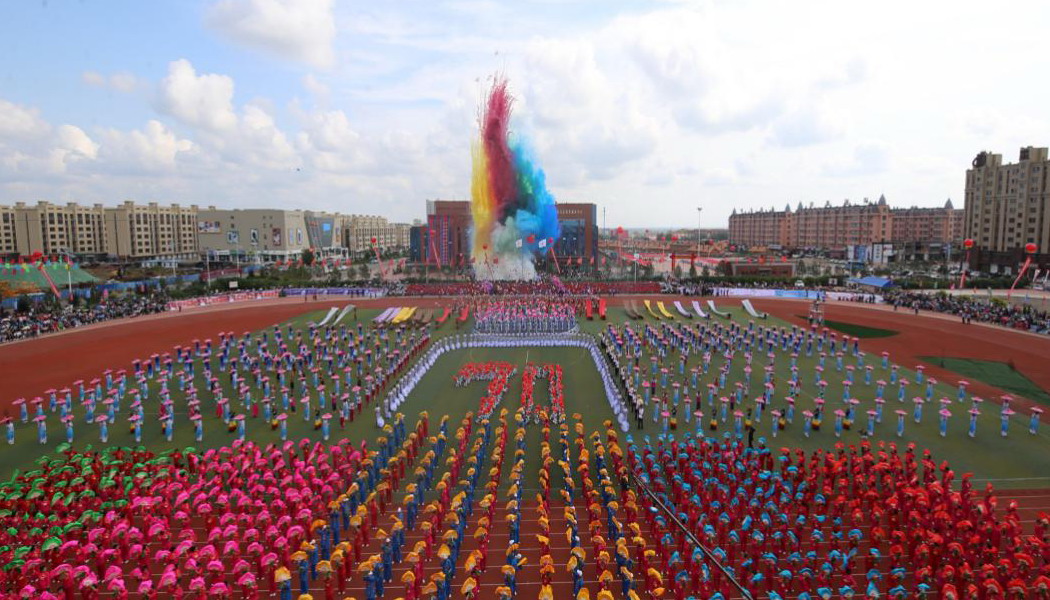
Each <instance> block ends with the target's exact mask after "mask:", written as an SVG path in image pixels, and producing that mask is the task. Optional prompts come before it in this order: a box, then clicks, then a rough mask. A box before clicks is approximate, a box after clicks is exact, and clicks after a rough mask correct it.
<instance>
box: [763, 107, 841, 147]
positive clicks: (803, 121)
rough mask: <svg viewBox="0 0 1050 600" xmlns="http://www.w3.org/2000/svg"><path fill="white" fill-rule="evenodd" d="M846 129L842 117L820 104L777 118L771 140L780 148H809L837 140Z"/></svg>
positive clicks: (801, 108)
mask: <svg viewBox="0 0 1050 600" xmlns="http://www.w3.org/2000/svg"><path fill="white" fill-rule="evenodd" d="M846 129H847V125H846V118H845V117H844V116H843V115H841V114H838V113H836V112H834V111H832V110H831V109H829V108H827V107H825V106H821V105H820V104H816V105H807V106H803V107H800V108H798V109H796V110H793V111H791V112H789V113H786V114H784V115H782V116H781V117H780V118H778V119H777V120H776V122H774V123H773V130H772V140H773V142H774V143H776V144H779V145H781V146H788V147H797V146H809V145H812V144H821V143H824V142H829V141H832V140H836V139H839V138H840V137H842V135H843V134H844V133H845V131H846Z"/></svg>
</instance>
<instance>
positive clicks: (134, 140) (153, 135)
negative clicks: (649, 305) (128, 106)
mask: <svg viewBox="0 0 1050 600" xmlns="http://www.w3.org/2000/svg"><path fill="white" fill-rule="evenodd" d="M100 137H101V140H102V144H101V147H100V151H99V158H100V159H101V160H103V161H104V162H105V163H106V167H107V168H110V169H113V170H118V171H128V170H130V171H132V172H134V173H136V174H141V173H143V172H146V173H162V172H171V171H174V170H175V169H176V167H177V166H178V159H179V157H180V154H184V153H189V152H192V151H193V150H194V144H193V142H191V141H189V140H186V139H179V137H178V136H176V135H175V133H174V132H173V131H171V130H170V129H168V128H167V127H166V126H165V125H164V124H163V123H161V122H160V121H156V120H150V121H149V122H147V123H146V126H145V127H143V128H142V129H141V130H138V129H135V130H132V131H119V130H116V129H107V130H104V131H102V133H101V136H100Z"/></svg>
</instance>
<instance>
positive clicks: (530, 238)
mask: <svg viewBox="0 0 1050 600" xmlns="http://www.w3.org/2000/svg"><path fill="white" fill-rule="evenodd" d="M526 239H527V240H528V242H529V243H530V244H531V243H533V242H535V241H536V236H535V235H533V234H529V237H528V238H526Z"/></svg>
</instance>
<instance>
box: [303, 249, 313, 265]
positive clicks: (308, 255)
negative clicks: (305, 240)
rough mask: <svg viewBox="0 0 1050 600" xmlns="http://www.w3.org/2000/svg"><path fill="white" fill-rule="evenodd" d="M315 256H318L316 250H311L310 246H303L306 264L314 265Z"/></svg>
mask: <svg viewBox="0 0 1050 600" xmlns="http://www.w3.org/2000/svg"><path fill="white" fill-rule="evenodd" d="M314 258H316V257H315V256H314V251H313V250H311V249H309V248H303V264H304V265H306V266H308V267H309V266H311V265H313V264H314Z"/></svg>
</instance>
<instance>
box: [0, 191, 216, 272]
mask: <svg viewBox="0 0 1050 600" xmlns="http://www.w3.org/2000/svg"><path fill="white" fill-rule="evenodd" d="M196 213H197V207H196V206H189V207H184V206H179V205H178V204H172V205H170V206H163V205H159V204H157V203H155V202H151V203H149V204H146V205H143V204H136V203H134V202H130V201H129V202H125V203H123V204H121V205H119V206H116V207H103V206H102V205H101V204H94V205H90V206H88V205H81V204H76V203H69V204H66V205H60V204H52V203H50V202H38V203H37V204H35V205H29V204H25V203H22V202H19V203H17V204H15V205H14V206H4V207H0V252H3V253H5V254H9V255H23V256H26V255H30V254H32V253H34V252H43V253H44V254H48V255H59V254H74V255H77V256H81V257H101V256H112V257H118V258H132V259H140V258H147V257H169V258H183V259H193V258H196V254H197V235H196V231H195V230H194V226H195V215H196Z"/></svg>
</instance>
